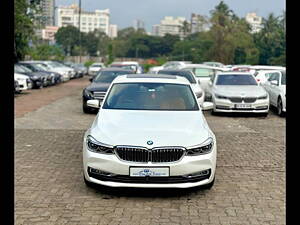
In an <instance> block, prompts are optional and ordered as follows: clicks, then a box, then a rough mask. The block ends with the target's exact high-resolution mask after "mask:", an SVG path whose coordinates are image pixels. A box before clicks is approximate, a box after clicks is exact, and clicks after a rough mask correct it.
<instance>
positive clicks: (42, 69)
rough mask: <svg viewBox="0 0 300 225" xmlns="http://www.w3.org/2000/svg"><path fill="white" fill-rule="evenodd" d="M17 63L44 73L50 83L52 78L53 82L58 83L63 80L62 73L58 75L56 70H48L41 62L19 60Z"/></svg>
mask: <svg viewBox="0 0 300 225" xmlns="http://www.w3.org/2000/svg"><path fill="white" fill-rule="evenodd" d="M18 64H20V65H22V66H24V67H26V68H28V69H30V70H32V71H34V72H42V73H43V74H45V77H47V80H51V83H53V79H54V84H59V83H61V82H62V81H63V77H62V75H60V74H59V73H57V72H50V71H48V68H47V67H45V66H44V65H43V64H39V63H30V62H19V63H18Z"/></svg>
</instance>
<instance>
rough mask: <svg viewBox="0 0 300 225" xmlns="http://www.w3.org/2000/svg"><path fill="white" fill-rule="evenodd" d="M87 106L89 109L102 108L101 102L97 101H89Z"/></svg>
mask: <svg viewBox="0 0 300 225" xmlns="http://www.w3.org/2000/svg"><path fill="white" fill-rule="evenodd" d="M86 104H87V106H89V107H93V108H100V102H99V100H96V99H93V100H87V102H86Z"/></svg>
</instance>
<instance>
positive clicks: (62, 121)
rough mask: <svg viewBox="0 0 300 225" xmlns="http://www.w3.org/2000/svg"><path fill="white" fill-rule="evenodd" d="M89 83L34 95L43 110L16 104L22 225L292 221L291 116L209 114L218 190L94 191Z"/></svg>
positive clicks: (28, 100)
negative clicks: (88, 149) (86, 146)
mask: <svg viewBox="0 0 300 225" xmlns="http://www.w3.org/2000/svg"><path fill="white" fill-rule="evenodd" d="M72 82H73V83H72ZM87 84H88V79H87V78H82V79H78V80H74V81H70V82H69V83H65V84H62V85H59V86H57V87H56V86H55V87H50V88H49V92H48V93H46V94H45V93H43V94H41V92H39V91H43V92H45V91H46V90H47V89H45V90H34V91H33V92H31V93H30V94H28V95H26V96H24V97H23V96H22V97H23V100H22V101H23V102H22V104H23V106H24V107H25V106H27V105H30V104H33V103H32V101H33V99H32V98H30V96H33V95H36V96H35V99H37V100H36V101H40V102H41V103H40V104H39V105H38V106H35V107H32V108H27V110H24V109H23V108H22V107H21V106H20V105H19V106H16V107H15V110H16V114H15V224H22V225H29V224H30V225H32V224H39V225H40V224H41V225H43V224H45V225H46V224H55V225H59V224H70V225H71V224H72V225H76V224H82V225H92V224H114V225H115V224H120V225H121V224H123V225H125V224H128V225H132V224H143V225H147V224H209V225H218V224H224V225H233V224H234V225H238V224H239V225H245V224H251V225H252V224H253V225H261V224H269V225H281V224H285V151H286V149H285V118H281V117H278V116H277V115H275V114H274V113H273V112H270V114H269V116H268V117H266V118H263V117H259V116H251V115H247V116H245V115H235V116H226V115H218V116H212V115H211V114H210V113H209V112H205V117H206V119H207V122H208V123H209V125H210V127H211V129H212V130H213V131H214V133H215V135H216V138H217V144H218V157H217V170H216V181H215V185H214V186H213V188H212V189H211V190H202V189H188V190H186V189H180V190H173V189H168V190H166V189H162V190H159V189H110V188H105V189H102V188H89V187H87V186H86V185H85V184H84V182H83V174H82V139H83V135H84V132H85V130H86V129H87V128H88V127H89V126H90V124H91V123H92V121H93V119H94V117H95V114H83V112H82V109H81V91H82V89H83V87H84V86H86V85H87ZM66 89H69V90H66ZM52 95H53V96H52ZM27 96H28V97H27ZM39 96H42V97H41V98H43V100H39ZM54 96H55V97H54ZM18 99H19V100H21V96H19V97H17V98H16V102H15V104H17V103H18V102H17V101H19V100H18ZM24 111H26V113H24ZM21 112H22V113H21Z"/></svg>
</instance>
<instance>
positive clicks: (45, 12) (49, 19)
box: [39, 0, 55, 26]
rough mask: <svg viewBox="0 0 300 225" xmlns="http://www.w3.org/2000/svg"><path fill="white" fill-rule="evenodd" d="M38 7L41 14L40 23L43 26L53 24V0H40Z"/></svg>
mask: <svg viewBox="0 0 300 225" xmlns="http://www.w3.org/2000/svg"><path fill="white" fill-rule="evenodd" d="M39 7H40V9H41V14H42V24H43V25H44V26H54V19H55V17H54V15H55V1H54V0H40V4H39Z"/></svg>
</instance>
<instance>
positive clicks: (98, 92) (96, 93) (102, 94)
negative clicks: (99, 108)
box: [93, 91, 106, 100]
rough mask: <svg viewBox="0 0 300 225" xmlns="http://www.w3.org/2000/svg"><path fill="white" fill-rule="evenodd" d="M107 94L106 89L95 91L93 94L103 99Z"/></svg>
mask: <svg viewBox="0 0 300 225" xmlns="http://www.w3.org/2000/svg"><path fill="white" fill-rule="evenodd" d="M105 95H106V91H94V93H93V96H94V98H95V99H98V100H103V99H104V97H105Z"/></svg>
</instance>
